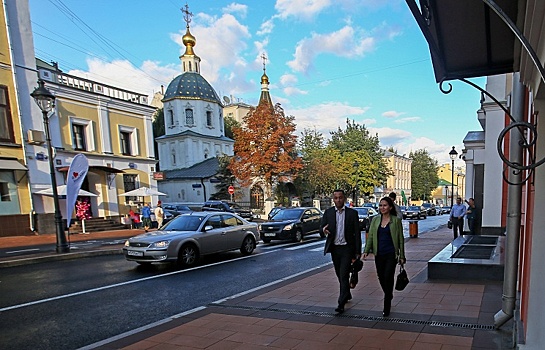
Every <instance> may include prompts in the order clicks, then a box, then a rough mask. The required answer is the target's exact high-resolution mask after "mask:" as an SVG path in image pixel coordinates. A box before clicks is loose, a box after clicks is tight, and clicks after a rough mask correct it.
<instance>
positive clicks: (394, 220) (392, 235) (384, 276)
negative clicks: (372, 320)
mask: <svg viewBox="0 0 545 350" xmlns="http://www.w3.org/2000/svg"><path fill="white" fill-rule="evenodd" d="M378 210H379V212H380V215H377V216H375V217H374V218H373V220H372V221H371V225H370V227H369V235H368V238H367V240H366V242H365V249H364V253H363V260H366V259H367V256H368V255H369V253H373V255H374V256H375V267H376V270H377V276H378V281H379V283H380V287H381V288H382V291H383V292H384V308H383V310H382V316H384V317H387V316H389V315H390V309H391V307H392V299H393V298H394V275H395V271H396V265H397V264H399V265H402V266H403V265H404V264H405V262H406V260H405V237H404V236H403V226H402V224H401V219H400V218H399V217H398V216H396V211H395V207H394V202H393V201H392V199H391V198H390V197H384V198H382V199H381V200H380V202H379V206H378Z"/></svg>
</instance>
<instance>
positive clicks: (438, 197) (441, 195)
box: [431, 163, 467, 206]
mask: <svg viewBox="0 0 545 350" xmlns="http://www.w3.org/2000/svg"><path fill="white" fill-rule="evenodd" d="M453 173H454V178H453ZM437 176H438V177H439V183H438V184H437V188H436V189H435V191H433V192H432V194H431V196H432V199H433V203H435V204H436V205H444V206H450V205H451V201H452V191H453V190H454V202H456V198H457V197H460V198H462V199H467V198H465V180H466V178H465V177H466V176H465V169H464V168H463V167H456V166H455V167H454V169H453V168H452V164H451V163H446V164H443V165H441V166H439V168H438V169H437ZM452 179H454V182H452ZM453 184H454V187H453V186H452V185H453Z"/></svg>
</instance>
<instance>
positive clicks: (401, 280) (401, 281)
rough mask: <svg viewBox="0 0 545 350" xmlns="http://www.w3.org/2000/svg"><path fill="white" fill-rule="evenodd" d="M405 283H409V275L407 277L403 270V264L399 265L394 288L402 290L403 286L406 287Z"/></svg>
mask: <svg viewBox="0 0 545 350" xmlns="http://www.w3.org/2000/svg"><path fill="white" fill-rule="evenodd" d="M407 284H409V277H407V272H406V271H405V268H404V267H403V265H401V266H400V267H399V274H398V275H397V279H396V286H395V288H396V290H403V289H405V287H407Z"/></svg>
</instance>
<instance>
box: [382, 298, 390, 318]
mask: <svg viewBox="0 0 545 350" xmlns="http://www.w3.org/2000/svg"><path fill="white" fill-rule="evenodd" d="M391 307H392V301H391V299H389V298H388V299H384V309H383V310H382V316H384V317H388V316H390V308H391Z"/></svg>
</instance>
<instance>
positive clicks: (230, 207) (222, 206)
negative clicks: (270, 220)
mask: <svg viewBox="0 0 545 350" xmlns="http://www.w3.org/2000/svg"><path fill="white" fill-rule="evenodd" d="M202 210H203V211H223V212H228V213H236V214H238V215H239V216H241V217H242V218H244V219H246V220H248V221H252V220H253V219H254V215H253V214H252V212H251V211H250V210H248V209H244V208H242V207H241V206H239V205H238V204H236V203H230V202H224V201H207V202H206V203H204V205H203V206H202Z"/></svg>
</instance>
